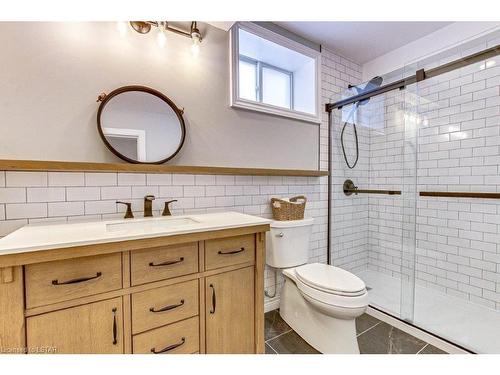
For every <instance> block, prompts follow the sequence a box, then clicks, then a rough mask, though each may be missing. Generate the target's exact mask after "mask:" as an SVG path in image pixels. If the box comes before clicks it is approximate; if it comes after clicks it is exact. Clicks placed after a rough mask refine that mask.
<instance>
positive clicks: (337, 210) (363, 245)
mask: <svg viewBox="0 0 500 375" xmlns="http://www.w3.org/2000/svg"><path fill="white" fill-rule="evenodd" d="M322 73H323V101H324V102H325V103H328V102H334V101H337V100H339V99H341V98H342V94H343V93H344V92H345V90H346V89H347V87H348V85H349V84H353V85H356V84H359V83H360V82H361V66H360V65H358V64H355V63H354V62H352V61H349V60H346V59H345V58H342V57H340V56H337V55H335V54H333V53H330V52H328V51H327V52H326V53H324V54H323V67H322ZM348 111H350V108H347V112H348ZM341 114H342V111H340V110H334V111H332V113H331V115H332V116H333V118H332V128H331V132H332V185H331V189H332V202H331V208H332V213H331V216H330V219H331V257H332V263H333V264H334V265H336V266H339V267H343V268H345V269H348V270H350V271H356V270H361V269H366V268H367V262H368V198H367V197H366V196H359V197H356V198H355V199H353V198H352V197H346V196H345V195H344V192H343V189H342V186H343V183H344V181H345V180H346V179H347V178H349V179H351V180H353V181H354V183H355V184H356V185H358V186H360V187H363V186H366V185H367V184H368V170H369V157H370V155H369V133H368V130H367V129H365V128H363V127H358V139H359V151H360V155H359V161H358V164H357V165H356V167H355V168H354V169H349V168H348V167H347V166H346V163H345V161H344V157H343V153H342V147H341V142H340V134H341V131H342V127H343V125H344V120H346V119H342V118H341ZM327 124H328V116H327V114H326V113H325V114H324V117H323V124H322V130H323V129H324V131H323V132H322V135H324V137H325V138H324V139H323V138H322V141H321V146H322V150H323V149H326V150H327V148H328V139H327V136H328V134H327V130H326V127H327ZM344 144H345V146H346V154H347V155H348V160H349V162H350V164H351V165H352V164H353V162H354V160H355V148H356V145H355V141H354V132H353V127H352V126H351V125H350V124H348V125H347V127H346V130H345V134H344ZM321 160H322V163H325V164H324V168H325V169H326V168H327V165H326V164H327V162H328V158H327V155H325V156H324V157H323V158H322V159H321ZM324 189H325V194H326V189H327V186H324Z"/></svg>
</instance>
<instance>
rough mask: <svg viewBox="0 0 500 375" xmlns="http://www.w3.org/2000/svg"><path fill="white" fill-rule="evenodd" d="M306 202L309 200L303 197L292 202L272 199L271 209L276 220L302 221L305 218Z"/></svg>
mask: <svg viewBox="0 0 500 375" xmlns="http://www.w3.org/2000/svg"><path fill="white" fill-rule="evenodd" d="M306 202H307V198H306V197H305V196H303V195H298V196H296V197H293V198H290V201H286V200H283V199H279V198H271V208H272V210H273V218H274V220H278V221H285V220H302V219H303V218H304V211H305V209H306Z"/></svg>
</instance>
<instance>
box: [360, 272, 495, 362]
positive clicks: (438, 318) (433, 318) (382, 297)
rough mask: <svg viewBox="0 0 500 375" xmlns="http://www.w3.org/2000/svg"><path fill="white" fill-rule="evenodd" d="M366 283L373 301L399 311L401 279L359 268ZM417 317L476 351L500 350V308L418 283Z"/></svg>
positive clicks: (427, 326)
mask: <svg viewBox="0 0 500 375" xmlns="http://www.w3.org/2000/svg"><path fill="white" fill-rule="evenodd" d="M356 274H357V275H358V276H359V277H361V278H362V279H363V280H364V282H365V283H366V285H367V286H369V287H370V288H371V290H370V291H369V298H370V304H371V305H373V306H375V307H380V308H381V309H383V310H385V311H388V312H392V313H393V314H394V315H396V316H398V317H399V315H400V310H401V280H400V279H398V278H395V277H392V276H389V275H386V274H383V273H380V272H376V271H372V270H364V271H359V272H356ZM414 309H415V310H414V314H415V316H414V321H413V324H415V325H416V326H418V327H421V328H423V329H425V330H427V331H429V332H432V333H434V334H436V335H438V336H441V337H443V338H445V339H447V340H449V341H451V342H453V343H456V344H458V345H461V346H463V347H465V348H468V349H469V350H472V351H474V352H476V353H490V354H500V340H499V339H498V338H499V337H500V311H498V310H493V309H490V308H488V307H485V306H482V305H479V304H476V303H473V302H470V301H467V300H464V299H461V298H458V297H455V296H451V295H447V294H444V293H440V292H439V291H436V290H433V289H431V288H426V287H423V286H420V285H416V289H415V307H414Z"/></svg>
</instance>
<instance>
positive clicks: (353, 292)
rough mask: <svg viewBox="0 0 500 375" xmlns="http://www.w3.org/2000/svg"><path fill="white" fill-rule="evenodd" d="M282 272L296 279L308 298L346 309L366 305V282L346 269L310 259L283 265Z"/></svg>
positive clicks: (296, 282) (298, 286)
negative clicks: (298, 264)
mask: <svg viewBox="0 0 500 375" xmlns="http://www.w3.org/2000/svg"><path fill="white" fill-rule="evenodd" d="M326 267H327V268H326ZM315 271H316V273H315ZM283 274H284V275H286V276H288V277H289V278H291V279H292V280H293V281H294V282H295V284H296V285H297V288H298V289H299V290H300V292H301V293H303V294H304V296H305V297H306V298H307V299H312V300H316V301H318V302H321V303H322V304H326V305H330V306H337V307H342V308H348V309H359V308H366V306H368V292H367V291H366V286H365V284H364V283H363V281H362V280H361V279H359V278H358V277H357V276H355V275H353V274H351V273H350V272H348V271H345V270H342V269H340V268H337V267H333V266H329V265H326V264H321V263H311V264H306V265H303V266H299V267H295V268H289V269H285V270H284V271H283ZM335 281H339V284H337V285H335V284H334V282H335ZM341 289H346V290H341Z"/></svg>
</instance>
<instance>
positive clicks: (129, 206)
mask: <svg viewBox="0 0 500 375" xmlns="http://www.w3.org/2000/svg"><path fill="white" fill-rule="evenodd" d="M116 204H124V205H125V206H127V211H126V212H125V216H124V219H133V218H134V214H133V213H132V203H130V202H121V201H116Z"/></svg>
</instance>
